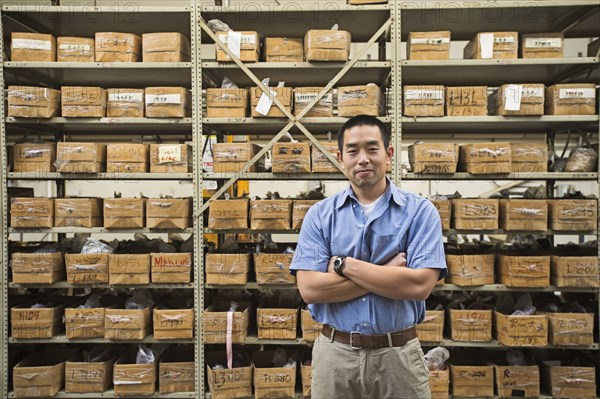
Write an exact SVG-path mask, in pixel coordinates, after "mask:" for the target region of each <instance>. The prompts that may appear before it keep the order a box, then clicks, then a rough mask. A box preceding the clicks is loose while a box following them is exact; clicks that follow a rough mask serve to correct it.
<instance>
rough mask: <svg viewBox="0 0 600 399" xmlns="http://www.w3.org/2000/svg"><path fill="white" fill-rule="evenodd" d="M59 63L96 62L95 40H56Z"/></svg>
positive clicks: (67, 38) (81, 38)
mask: <svg viewBox="0 0 600 399" xmlns="http://www.w3.org/2000/svg"><path fill="white" fill-rule="evenodd" d="M56 45H57V52H56V61H58V62H94V57H95V46H94V39H92V38H89V37H69V36H61V37H58V38H57V39H56Z"/></svg>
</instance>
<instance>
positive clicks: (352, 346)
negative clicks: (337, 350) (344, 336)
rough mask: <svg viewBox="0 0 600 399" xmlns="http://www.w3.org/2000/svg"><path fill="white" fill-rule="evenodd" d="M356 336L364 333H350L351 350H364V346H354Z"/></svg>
mask: <svg viewBox="0 0 600 399" xmlns="http://www.w3.org/2000/svg"><path fill="white" fill-rule="evenodd" d="M355 335H358V336H361V335H362V333H360V332H359V331H352V332H350V348H352V349H355V350H358V349H362V346H354V344H353V341H354V339H353V337H354V336H355Z"/></svg>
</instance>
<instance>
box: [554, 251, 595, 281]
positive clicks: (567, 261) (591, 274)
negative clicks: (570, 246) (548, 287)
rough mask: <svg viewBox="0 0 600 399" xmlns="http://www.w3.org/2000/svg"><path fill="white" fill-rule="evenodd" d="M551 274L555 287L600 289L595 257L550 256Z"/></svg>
mask: <svg viewBox="0 0 600 399" xmlns="http://www.w3.org/2000/svg"><path fill="white" fill-rule="evenodd" d="M551 273H552V284H554V285H555V286H557V287H561V288H562V287H594V288H598V287H600V273H599V272H598V258H597V257H596V256H552V265H551Z"/></svg>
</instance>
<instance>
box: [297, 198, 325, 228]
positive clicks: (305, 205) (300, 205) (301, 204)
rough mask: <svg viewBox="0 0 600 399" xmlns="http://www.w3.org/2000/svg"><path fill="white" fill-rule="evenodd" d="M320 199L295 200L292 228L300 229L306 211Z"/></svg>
mask: <svg viewBox="0 0 600 399" xmlns="http://www.w3.org/2000/svg"><path fill="white" fill-rule="evenodd" d="M319 201H320V200H294V202H293V206H292V229H294V230H300V229H301V228H302V222H303V221H304V217H305V216H306V213H307V212H308V210H309V209H310V207H311V206H313V205H314V204H316V203H317V202H319Z"/></svg>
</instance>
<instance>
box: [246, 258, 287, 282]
mask: <svg viewBox="0 0 600 399" xmlns="http://www.w3.org/2000/svg"><path fill="white" fill-rule="evenodd" d="M252 256H253V258H254V271H255V272H256V282H257V283H258V284H295V283H296V277H295V276H293V275H292V274H291V273H290V265H291V264H292V258H293V257H294V255H292V254H264V253H261V254H253V255H252Z"/></svg>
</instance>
